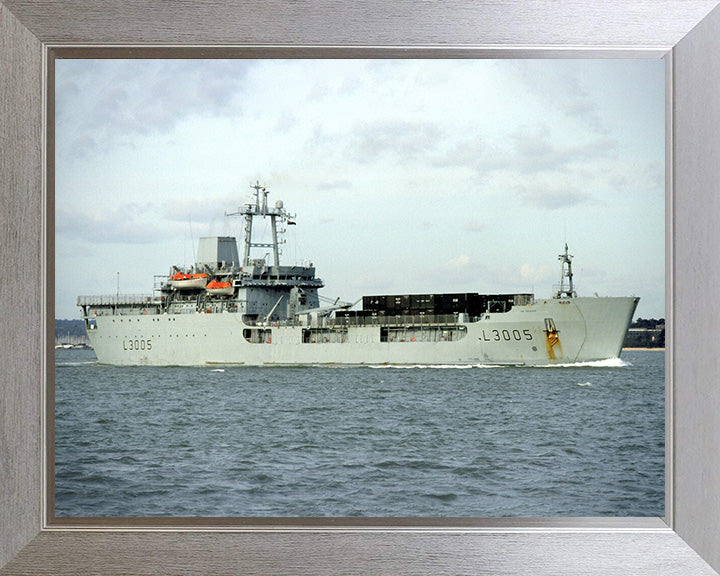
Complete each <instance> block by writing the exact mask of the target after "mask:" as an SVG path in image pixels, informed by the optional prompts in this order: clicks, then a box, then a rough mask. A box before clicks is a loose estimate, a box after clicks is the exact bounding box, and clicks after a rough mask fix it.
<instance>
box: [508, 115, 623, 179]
mask: <svg viewBox="0 0 720 576" xmlns="http://www.w3.org/2000/svg"><path fill="white" fill-rule="evenodd" d="M555 140H556V138H555V139H554V138H552V136H551V133H550V129H549V127H548V126H547V125H545V124H539V125H537V126H535V127H527V126H523V127H520V128H519V129H517V130H515V131H514V132H513V133H511V134H510V141H511V142H512V150H511V152H512V154H513V165H514V166H515V167H516V168H517V169H519V170H520V171H522V172H548V171H551V170H562V169H567V168H568V167H570V166H576V165H578V164H581V163H590V162H596V161H598V160H602V159H606V158H609V157H612V156H613V155H614V154H615V153H616V151H617V142H616V141H615V140H613V139H612V138H609V137H607V136H601V137H594V138H592V139H590V140H585V141H583V142H572V143H568V142H561V143H557V142H556V141H555Z"/></svg>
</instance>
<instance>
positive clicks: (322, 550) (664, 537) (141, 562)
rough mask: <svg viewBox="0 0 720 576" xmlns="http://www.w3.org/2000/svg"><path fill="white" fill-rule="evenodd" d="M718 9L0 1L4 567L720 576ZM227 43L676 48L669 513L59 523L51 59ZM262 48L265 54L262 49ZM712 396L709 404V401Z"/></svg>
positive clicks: (670, 168) (363, 49)
mask: <svg viewBox="0 0 720 576" xmlns="http://www.w3.org/2000/svg"><path fill="white" fill-rule="evenodd" d="M717 5H718V2H717V1H715V0H712V1H709V0H707V1H705V0H666V1H661V2H657V1H636V2H630V1H627V2H620V1H619V2H613V3H605V4H603V5H595V3H592V2H590V1H588V0H582V1H579V2H574V3H557V2H549V1H548V2H543V1H538V2H523V1H520V0H513V1H510V0H499V1H496V2H491V3H478V2H473V1H471V0H460V1H458V2H454V3H452V4H441V3H434V2H398V3H382V2H366V3H362V4H359V3H355V2H349V1H346V0H343V1H341V2H332V3H330V2H317V1H310V2H305V3H302V4H299V3H297V4H296V3H283V2H280V1H279V0H271V1H270V2H264V3H257V2H247V1H245V2H239V3H238V2H225V1H219V0H216V1H211V2H205V3H202V4H198V3H190V2H184V1H182V2H174V3H167V2H160V1H153V2H137V1H134V0H133V1H127V2H124V3H118V2H113V1H111V0H98V1H95V2H83V1H81V0H73V1H67V2H59V1H58V2H52V3H42V4H41V5H38V3H35V2H32V1H31V0H0V78H2V80H3V81H2V83H0V104H1V105H2V106H1V107H0V110H1V111H2V112H1V113H2V122H0V142H2V149H3V150H2V160H0V197H1V198H2V207H3V210H2V214H1V215H0V217H2V226H1V227H0V234H2V243H1V244H0V245H1V246H2V256H3V257H2V259H0V269H1V270H2V272H3V275H2V277H3V279H4V282H3V291H2V300H1V302H2V304H0V305H1V306H2V310H3V316H4V322H2V323H0V341H2V343H3V349H2V366H3V371H2V376H0V378H1V380H0V381H1V382H2V388H1V389H0V394H2V396H1V397H0V399H2V405H1V407H0V411H1V415H2V421H0V431H1V432H2V434H1V435H0V487H1V488H2V489H1V490H0V566H2V567H3V568H1V569H0V574H16V573H33V574H41V573H47V574H63V573H68V574H70V573H72V574H85V573H99V572H103V573H110V574H113V573H124V574H128V573H144V574H154V573H158V574H159V573H178V574H179V573H200V572H202V573H238V574H239V573H254V574H258V573H283V574H337V573H350V574H352V573H358V574H366V573H387V574H418V573H428V574H429V573H432V574H443V573H452V574H458V573H483V574H522V573H527V572H528V569H529V568H530V569H531V570H532V572H533V573H534V574H562V573H568V574H577V573H582V574H715V571H714V570H713V568H714V569H718V568H719V567H720V536H718V534H720V498H718V494H720V451H718V450H717V444H718V441H719V437H718V436H719V435H718V430H719V429H720V410H718V409H717V407H718V406H720V388H718V387H717V386H716V385H715V384H716V382H717V376H718V365H717V361H716V358H718V357H720V355H719V354H718V347H719V345H718V341H717V338H716V337H715V336H714V327H715V326H714V321H715V318H716V317H717V314H718V305H717V304H716V303H715V301H714V295H715V293H716V292H717V286H718V285H719V284H720V282H718V281H719V280H720V269H719V268H718V267H717V266H716V265H715V261H714V260H713V258H714V257H715V258H716V256H715V250H714V246H717V245H719V244H720V242H718V240H720V238H718V236H720V231H719V230H718V227H717V226H716V225H715V223H714V216H715V215H716V214H718V213H720V211H719V210H718V209H719V208H720V206H719V204H720V195H718V194H717V192H716V182H717V181H719V180H720V178H718V177H719V176H720V174H718V172H720V163H718V162H717V153H718V152H717V146H718V145H717V136H716V133H717V128H718V126H720V99H718V98H717V94H718V89H719V88H720V58H718V56H717V54H719V53H720V50H719V48H720V40H718V38H720V9H718V8H717ZM118 46H124V47H132V48H133V49H136V50H142V49H146V48H147V47H148V46H154V47H162V46H165V47H167V48H173V49H178V48H179V47H185V49H187V50H192V52H193V53H194V54H201V53H202V51H203V49H207V50H210V49H213V48H215V47H218V46H235V47H241V48H243V49H245V50H247V49H256V50H258V51H260V52H263V51H266V52H267V51H268V50H276V51H279V52H278V53H282V52H283V50H288V51H289V52H288V53H294V54H297V53H298V51H300V50H303V49H305V48H307V49H308V53H312V54H317V50H324V53H325V55H326V57H333V56H334V55H335V56H336V55H337V54H341V53H346V52H347V51H349V50H352V51H355V52H356V53H361V54H363V55H378V56H383V57H407V56H429V57H439V56H440V55H443V54H447V55H448V56H450V57H501V58H502V57H528V58H539V57H548V58H549V57H644V58H645V57H649V58H665V62H666V69H667V72H668V75H667V78H668V82H667V102H668V103H667V118H668V138H667V152H666V154H667V160H668V161H667V186H666V189H667V198H668V201H667V210H666V238H667V240H666V254H667V269H666V270H667V273H666V294H667V302H668V304H667V314H666V317H667V318H668V320H669V324H668V335H667V338H668V351H669V353H668V355H667V356H668V361H667V365H666V367H667V369H666V374H667V376H666V378H667V381H668V384H667V402H666V406H667V412H668V418H667V431H666V446H667V454H668V456H667V462H666V463H667V465H666V478H667V480H666V484H667V488H666V511H667V512H666V516H665V518H662V519H660V518H656V519H632V518H630V519H623V518H613V519H604V520H603V519H513V520H507V521H503V520H502V519H496V520H485V521H483V522H468V523H467V524H460V523H453V522H442V521H438V522H433V523H424V524H422V523H412V522H411V523H404V522H401V521H397V520H393V519H389V520H388V522H387V523H382V524H379V525H371V526H369V525H354V526H353V525H347V524H345V525H342V524H340V525H333V522H332V520H331V519H329V520H324V521H323V522H319V523H314V524H313V523H306V524H304V525H301V524H296V525H287V523H283V522H282V521H281V519H280V521H278V522H276V523H269V524H267V525H263V526H244V527H243V526H236V525H219V526H197V525H190V524H185V525H183V524H180V523H177V524H176V525H173V526H167V525H165V526H158V525H154V524H153V523H151V522H148V523H144V525H141V524H140V523H139V522H136V523H133V524H130V523H121V524H117V525H114V526H98V525H95V526H93V525H85V526H83V525H68V526H58V525H56V524H53V523H52V522H49V521H48V516H47V511H48V502H47V499H48V492H47V490H46V487H47V485H48V478H47V473H48V472H47V470H48V467H47V451H46V442H45V439H46V434H48V433H49V434H52V432H51V431H49V430H48V426H47V424H48V422H47V419H46V417H45V416H46V413H47V412H46V408H47V405H46V402H47V397H46V395H45V392H46V390H47V389H46V387H45V386H44V384H45V382H46V380H47V377H48V372H49V371H50V370H51V367H49V366H48V361H49V360H48V359H49V358H52V350H51V344H52V339H50V338H48V334H47V331H46V324H47V323H46V321H45V320H46V315H47V310H48V309H51V307H52V298H53V290H52V286H50V285H48V284H47V282H46V279H47V274H46V271H47V268H48V262H49V259H51V258H52V248H53V245H52V238H51V236H52V235H51V234H50V232H51V231H52V219H53V214H54V212H53V205H52V195H46V194H45V192H46V191H47V190H48V188H52V185H53V182H52V172H51V171H46V169H45V168H46V166H47V165H48V162H49V161H50V160H51V156H52V150H50V149H48V147H47V138H46V132H45V129H46V128H47V127H48V123H47V108H46V107H45V94H46V89H47V78H48V65H49V62H50V61H51V58H50V54H51V51H52V50H58V49H60V48H62V49H63V50H67V49H70V48H74V49H78V50H88V49H90V50H102V49H103V48H109V47H118ZM253 47H254V48H253ZM713 407H715V408H714V409H713Z"/></svg>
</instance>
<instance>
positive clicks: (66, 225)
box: [55, 204, 167, 245]
mask: <svg viewBox="0 0 720 576" xmlns="http://www.w3.org/2000/svg"><path fill="white" fill-rule="evenodd" d="M149 212H152V208H150V207H149V206H144V205H139V204H127V205H120V206H119V207H117V208H108V209H107V210H99V209H87V208H86V209H82V208H74V209H72V210H67V209H63V208H57V209H56V211H55V234H56V239H57V243H58V244H59V245H60V244H62V243H63V239H68V240H82V241H84V242H88V243H89V244H90V245H92V244H151V243H154V242H158V241H160V240H162V239H163V238H165V237H166V236H167V230H166V229H163V228H159V227H157V226H154V225H152V224H151V223H149V222H148V220H147V216H148V213H149Z"/></svg>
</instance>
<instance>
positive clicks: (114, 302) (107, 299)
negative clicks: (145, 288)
mask: <svg viewBox="0 0 720 576" xmlns="http://www.w3.org/2000/svg"><path fill="white" fill-rule="evenodd" d="M77 305H78V306H159V305H160V301H159V300H156V299H155V298H154V297H153V296H152V295H148V294H104V295H98V296H78V299H77Z"/></svg>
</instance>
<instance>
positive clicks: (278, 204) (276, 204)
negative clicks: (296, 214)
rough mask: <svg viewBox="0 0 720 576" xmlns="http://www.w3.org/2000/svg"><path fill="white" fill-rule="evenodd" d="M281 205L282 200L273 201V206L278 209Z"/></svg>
mask: <svg viewBox="0 0 720 576" xmlns="http://www.w3.org/2000/svg"><path fill="white" fill-rule="evenodd" d="M282 207H283V202H282V200H278V201H277V202H275V208H277V209H278V210H280V209H282Z"/></svg>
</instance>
